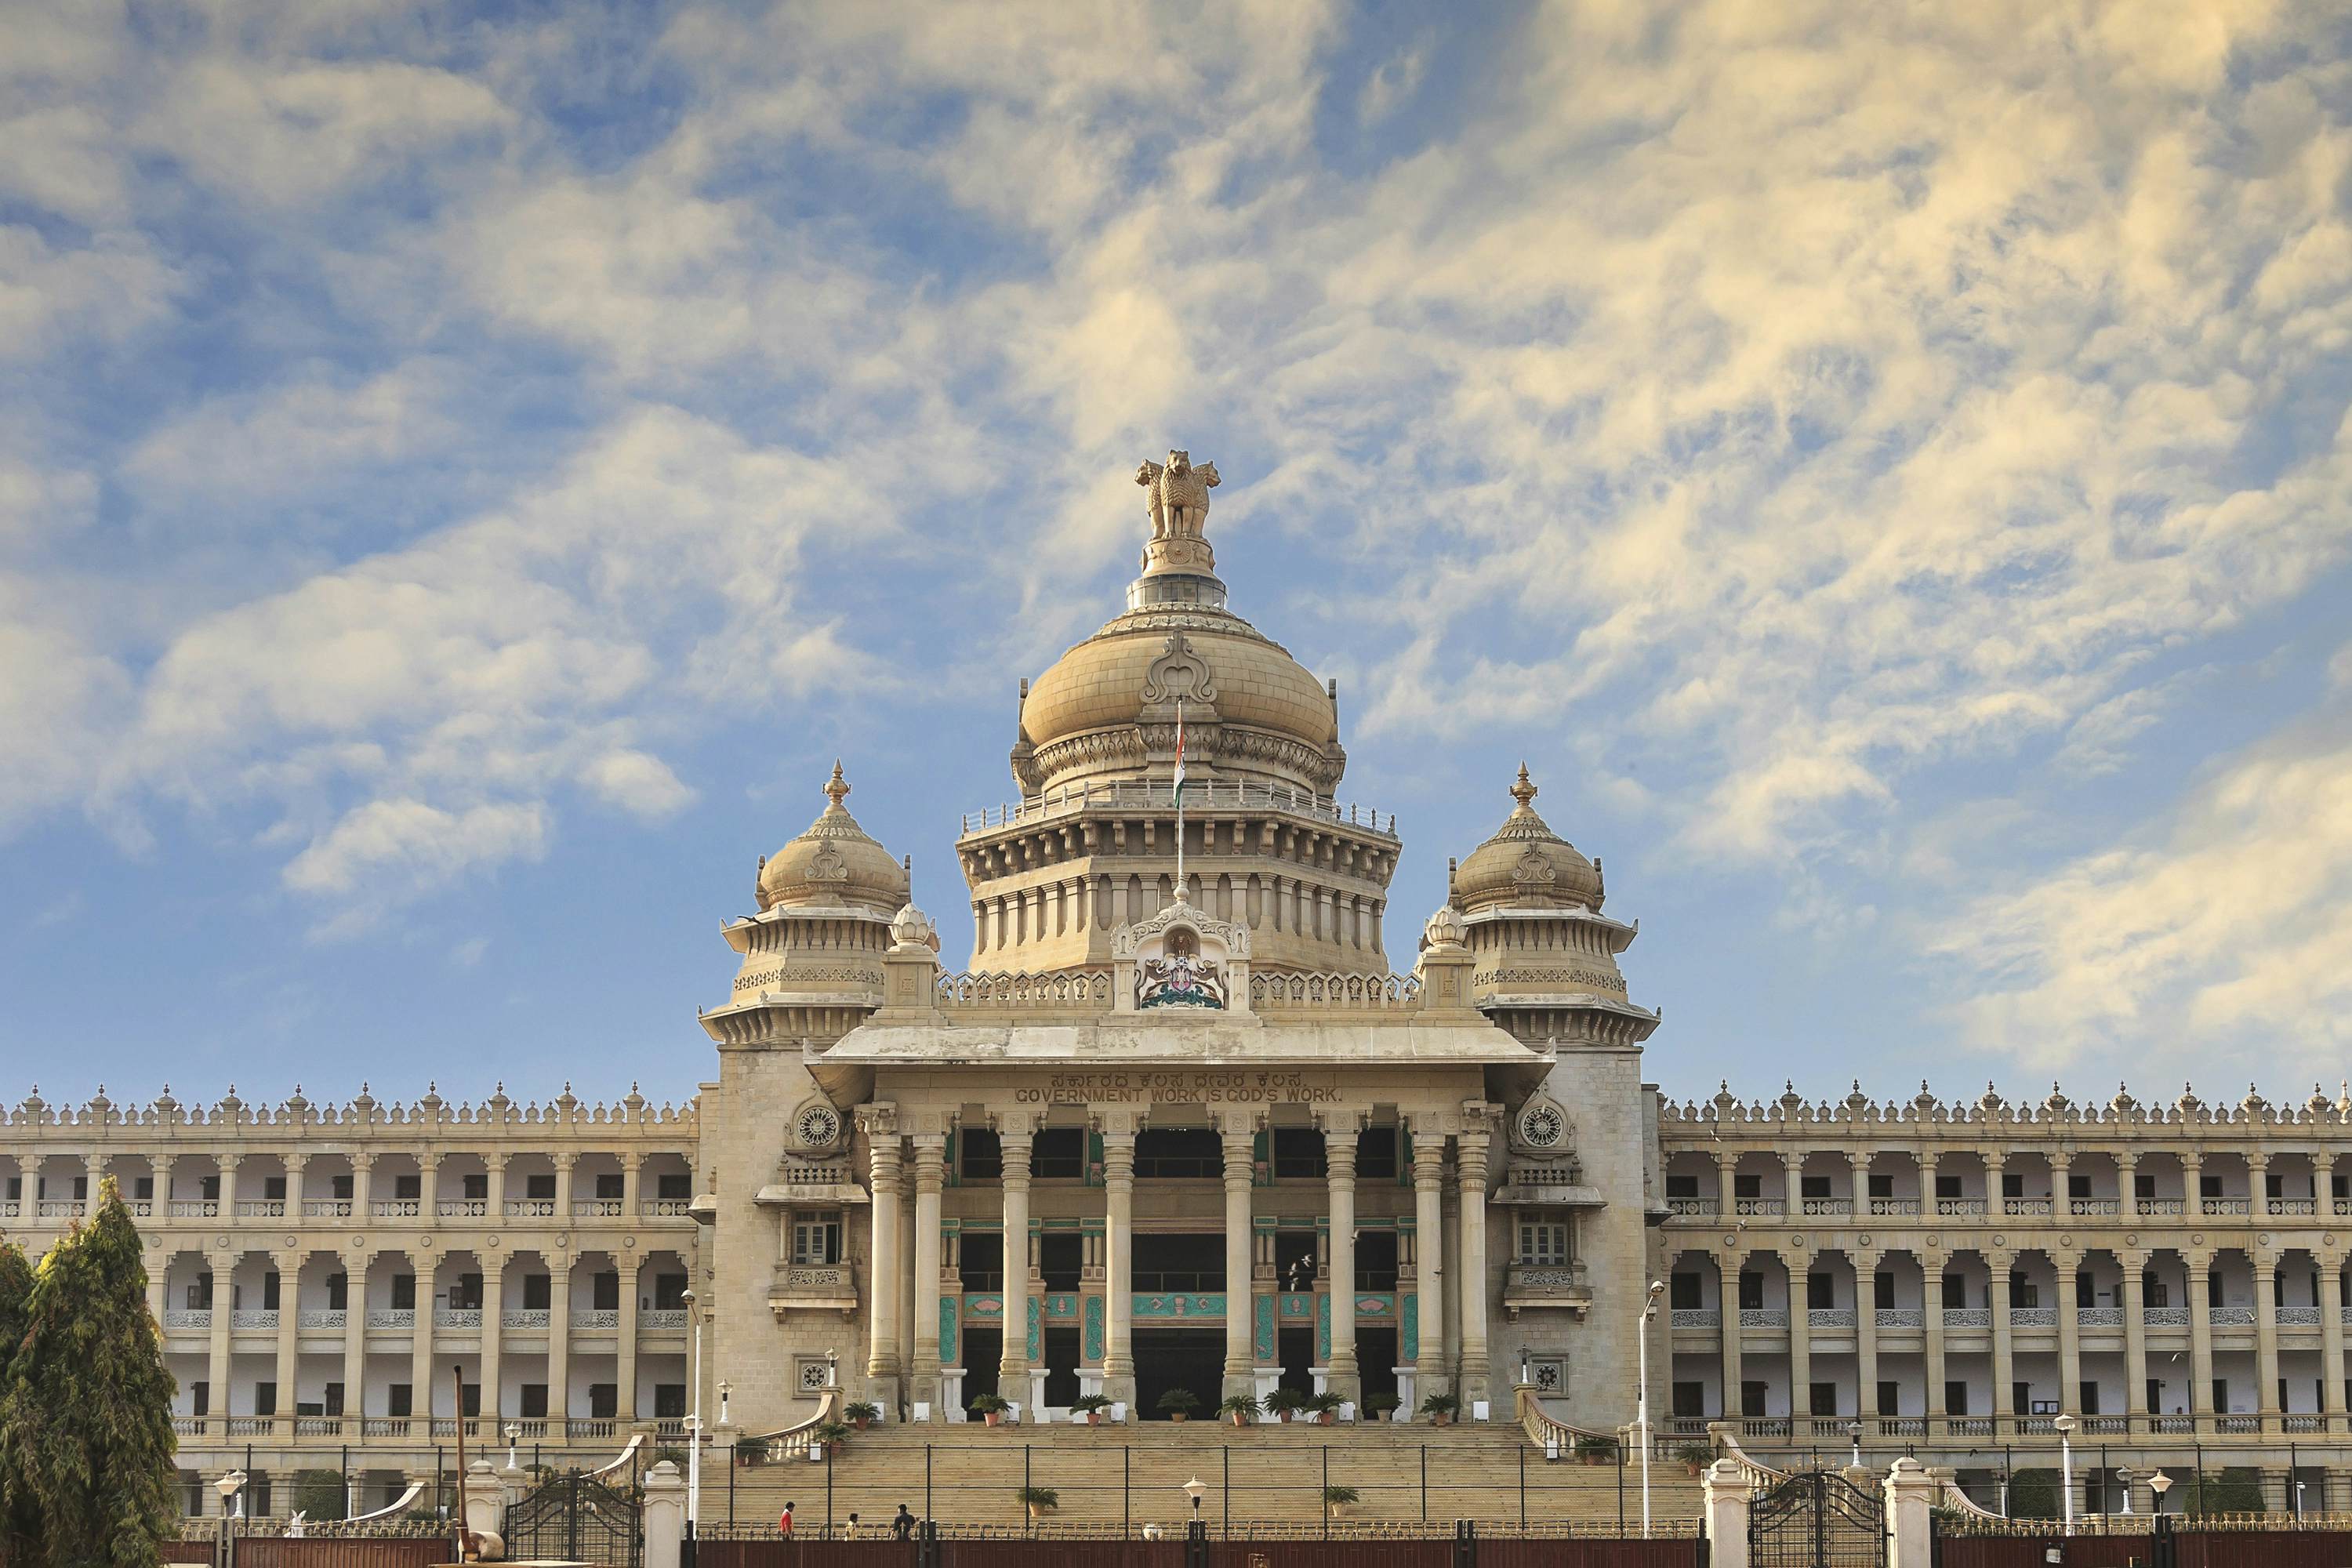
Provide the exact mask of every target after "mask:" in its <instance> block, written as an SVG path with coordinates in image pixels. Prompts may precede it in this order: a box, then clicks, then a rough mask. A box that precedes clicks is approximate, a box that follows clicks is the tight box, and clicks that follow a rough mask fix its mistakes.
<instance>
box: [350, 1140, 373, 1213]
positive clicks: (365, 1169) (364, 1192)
mask: <svg viewBox="0 0 2352 1568" xmlns="http://www.w3.org/2000/svg"><path fill="white" fill-rule="evenodd" d="M374 1203H375V1156H374V1155H373V1154H372V1153H369V1152H367V1151H366V1150H364V1149H362V1150H361V1151H360V1152H357V1153H355V1154H353V1155H352V1213H351V1217H352V1218H353V1219H365V1218H367V1217H368V1215H369V1214H370V1213H371V1212H372V1211H373V1205H374Z"/></svg>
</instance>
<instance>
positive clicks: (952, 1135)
mask: <svg viewBox="0 0 2352 1568" xmlns="http://www.w3.org/2000/svg"><path fill="white" fill-rule="evenodd" d="M941 1184H942V1185H944V1186H950V1187H960V1186H961V1185H963V1162H962V1161H961V1160H960V1159H958V1158H957V1157H956V1132H955V1129H954V1128H952V1127H950V1129H948V1173H947V1175H946V1177H945V1178H944V1179H943V1180H942V1183H941ZM940 1353H941V1354H942V1355H944V1354H946V1353H947V1352H944V1351H942V1352H940Z"/></svg>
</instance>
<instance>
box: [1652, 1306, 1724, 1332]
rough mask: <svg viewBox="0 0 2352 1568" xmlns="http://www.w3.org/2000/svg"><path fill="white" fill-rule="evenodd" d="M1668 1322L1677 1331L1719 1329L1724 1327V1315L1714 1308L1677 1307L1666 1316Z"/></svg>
mask: <svg viewBox="0 0 2352 1568" xmlns="http://www.w3.org/2000/svg"><path fill="white" fill-rule="evenodd" d="M1666 1321H1667V1323H1668V1325H1669V1326H1670V1327H1673V1328H1677V1329H1718V1328H1721V1327H1722V1326H1723V1314H1722V1313H1721V1312H1719V1311H1717V1310H1715V1309H1714V1308H1713V1307H1676V1308H1674V1309H1673V1310H1670V1311H1669V1312H1668V1313H1667V1314H1666Z"/></svg>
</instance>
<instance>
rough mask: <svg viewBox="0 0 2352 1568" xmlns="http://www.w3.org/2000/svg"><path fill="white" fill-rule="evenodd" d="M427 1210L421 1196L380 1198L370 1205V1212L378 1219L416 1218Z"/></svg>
mask: <svg viewBox="0 0 2352 1568" xmlns="http://www.w3.org/2000/svg"><path fill="white" fill-rule="evenodd" d="M424 1212H425V1204H424V1201H423V1200H422V1199H419V1198H378V1199H376V1200H375V1201H374V1202H373V1203H372V1204H370V1205H368V1213H370V1214H372V1215H375V1217H376V1218H378V1219H415V1217H416V1216H417V1215H420V1214H422V1213H424Z"/></svg>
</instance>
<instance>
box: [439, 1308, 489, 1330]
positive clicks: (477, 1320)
mask: <svg viewBox="0 0 2352 1568" xmlns="http://www.w3.org/2000/svg"><path fill="white" fill-rule="evenodd" d="M433 1326H434V1327H435V1328H436V1329H471V1330H473V1331H475V1332H477V1333H479V1332H480V1331H481V1328H482V1310H481V1309H480V1308H479V1307H436V1308H434V1309H433Z"/></svg>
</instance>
